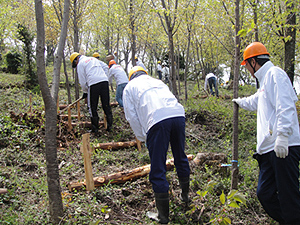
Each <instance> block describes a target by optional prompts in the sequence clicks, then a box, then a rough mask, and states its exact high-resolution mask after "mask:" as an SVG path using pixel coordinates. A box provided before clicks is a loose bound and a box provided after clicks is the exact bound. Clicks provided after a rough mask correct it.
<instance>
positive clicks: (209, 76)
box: [204, 73, 218, 90]
mask: <svg viewBox="0 0 300 225" xmlns="http://www.w3.org/2000/svg"><path fill="white" fill-rule="evenodd" d="M211 77H215V78H216V79H217V84H218V78H217V76H216V75H214V74H213V73H209V74H207V75H206V77H205V81H204V90H207V85H208V79H209V78H211Z"/></svg>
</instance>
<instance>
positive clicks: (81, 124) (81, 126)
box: [61, 121, 104, 128]
mask: <svg viewBox="0 0 300 225" xmlns="http://www.w3.org/2000/svg"><path fill="white" fill-rule="evenodd" d="M61 122H62V123H63V124H65V125H66V126H68V122H67V121H61ZM71 125H72V126H73V127H74V126H77V125H78V126H79V127H80V128H92V124H91V122H79V123H74V122H72V123H71ZM99 126H104V122H103V121H100V122H99Z"/></svg>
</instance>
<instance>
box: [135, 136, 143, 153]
mask: <svg viewBox="0 0 300 225" xmlns="http://www.w3.org/2000/svg"><path fill="white" fill-rule="evenodd" d="M135 140H136V146H137V149H138V150H139V152H141V151H142V146H141V141H140V140H138V139H137V137H135Z"/></svg>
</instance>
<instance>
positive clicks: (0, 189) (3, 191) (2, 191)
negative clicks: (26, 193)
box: [0, 188, 8, 194]
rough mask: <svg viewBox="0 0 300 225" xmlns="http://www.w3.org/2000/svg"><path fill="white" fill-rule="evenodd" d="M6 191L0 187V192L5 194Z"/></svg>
mask: <svg viewBox="0 0 300 225" xmlns="http://www.w3.org/2000/svg"><path fill="white" fill-rule="evenodd" d="M7 192H8V191H7V189H6V188H0V194H6V193H7Z"/></svg>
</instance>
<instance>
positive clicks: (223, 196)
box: [220, 191, 225, 205]
mask: <svg viewBox="0 0 300 225" xmlns="http://www.w3.org/2000/svg"><path fill="white" fill-rule="evenodd" d="M220 201H221V203H222V205H224V204H225V194H224V192H223V191H222V194H221V195H220Z"/></svg>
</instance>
